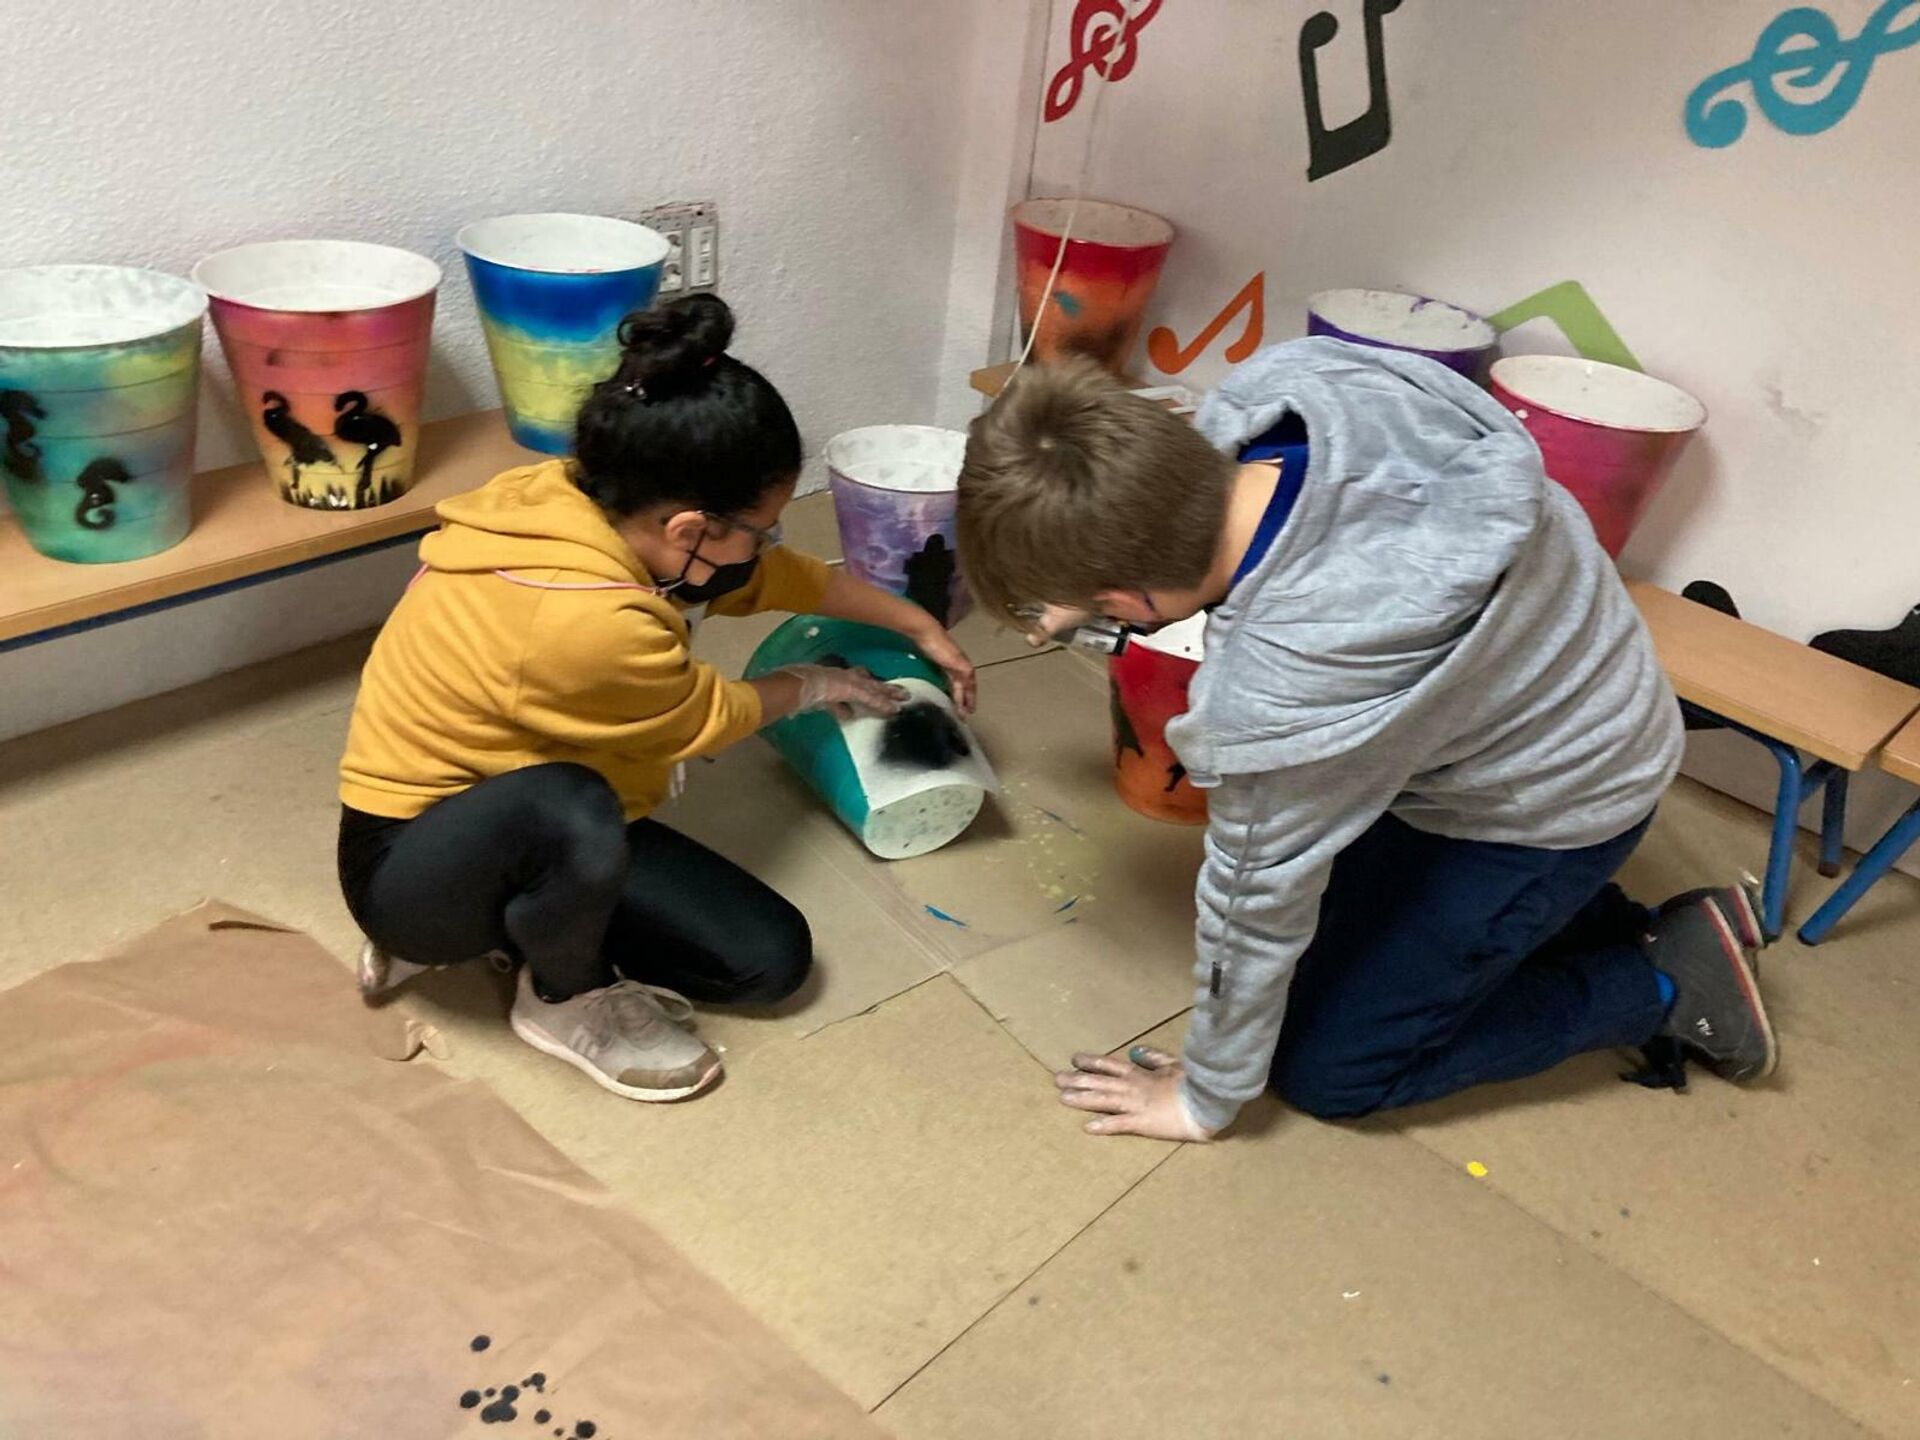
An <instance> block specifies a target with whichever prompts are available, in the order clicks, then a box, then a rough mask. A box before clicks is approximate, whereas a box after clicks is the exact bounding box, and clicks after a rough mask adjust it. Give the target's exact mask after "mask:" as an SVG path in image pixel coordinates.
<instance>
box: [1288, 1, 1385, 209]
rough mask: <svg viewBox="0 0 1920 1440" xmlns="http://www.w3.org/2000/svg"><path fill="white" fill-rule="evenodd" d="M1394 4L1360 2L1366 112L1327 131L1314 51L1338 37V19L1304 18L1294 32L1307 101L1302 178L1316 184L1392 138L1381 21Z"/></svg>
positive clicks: (1325, 15)
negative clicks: (1364, 40)
mask: <svg viewBox="0 0 1920 1440" xmlns="http://www.w3.org/2000/svg"><path fill="white" fill-rule="evenodd" d="M1399 8H1400V0H1364V3H1363V5H1362V18H1363V21H1364V23H1365V24H1366V27H1367V108H1366V110H1365V111H1364V112H1362V113H1361V115H1360V116H1359V118H1358V119H1354V120H1349V121H1348V122H1347V123H1346V124H1344V125H1342V126H1340V127H1339V128H1338V129H1335V130H1329V129H1328V128H1327V125H1326V116H1325V114H1324V113H1323V112H1322V110H1321V108H1320V61H1319V56H1318V54H1317V52H1318V51H1319V50H1320V49H1321V48H1322V47H1323V46H1325V45H1327V44H1328V43H1329V42H1331V41H1332V39H1333V37H1334V36H1336V35H1338V34H1339V33H1340V20H1339V17H1337V16H1336V15H1334V14H1333V13H1332V12H1331V11H1329V10H1322V11H1319V12H1318V13H1317V14H1314V15H1309V16H1308V17H1307V23H1306V24H1304V25H1302V26H1301V27H1300V90H1301V93H1302V94H1303V95H1304V96H1305V98H1306V102H1307V154H1308V165H1307V179H1308V180H1319V179H1321V178H1323V177H1324V176H1327V175H1331V174H1333V172H1334V171H1336V170H1344V169H1346V168H1347V166H1349V165H1352V164H1355V163H1357V162H1358V161H1361V160H1364V159H1366V158H1367V157H1368V156H1369V155H1372V154H1374V153H1375V152H1376V151H1380V150H1384V149H1386V148H1387V142H1388V141H1389V140H1391V139H1392V138H1393V112H1392V110H1391V109H1390V108H1389V107H1388V104H1387V51H1386V44H1385V36H1384V34H1383V31H1384V29H1385V23H1384V22H1385V19H1386V17H1387V16H1388V15H1391V14H1392V13H1393V12H1394V11H1395V10H1398V9H1399Z"/></svg>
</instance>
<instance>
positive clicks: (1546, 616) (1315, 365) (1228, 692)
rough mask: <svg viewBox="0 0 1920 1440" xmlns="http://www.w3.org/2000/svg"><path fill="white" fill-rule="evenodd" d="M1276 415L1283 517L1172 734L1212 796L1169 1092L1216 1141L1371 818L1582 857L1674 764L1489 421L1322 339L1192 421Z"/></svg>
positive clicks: (1430, 372)
mask: <svg viewBox="0 0 1920 1440" xmlns="http://www.w3.org/2000/svg"><path fill="white" fill-rule="evenodd" d="M1289 411H1291V412H1293V413H1295V414H1297V415H1299V416H1300V417H1301V419H1303V420H1304V421H1305V422H1306V427H1307V439H1308V445H1309V451H1308V462H1307V473H1306V478H1305V481H1304V483H1303V485H1302V488H1301V492H1300V497H1299V500H1298V502H1297V503H1296V504H1295V506H1294V509H1293V513H1292V515H1291V516H1290V517H1289V518H1288V520H1287V523H1286V525H1285V527H1284V528H1283V529H1282V530H1281V531H1280V533H1279V535H1278V537H1276V538H1275V540H1274V542H1273V545H1272V547H1271V548H1270V549H1269V550H1268V552H1267V554H1266V555H1265V557H1264V558H1263V559H1261V560H1260V561H1259V563H1258V564H1257V565H1256V566H1255V567H1254V569H1253V570H1252V572H1251V573H1249V574H1248V575H1246V576H1244V577H1242V579H1241V580H1240V582H1239V583H1238V584H1236V585H1235V586H1234V587H1233V590H1232V592H1231V593H1230V594H1229V595H1228V596H1227V598H1226V600H1225V601H1223V602H1222V603H1221V605H1220V606H1219V608H1218V609H1216V610H1215V611H1214V613H1213V617H1212V619H1211V620H1210V621H1209V622H1208V625H1207V630H1206V660H1205V662H1204V663H1203V664H1202V665H1201V666H1200V670H1199V673H1198V674H1197V675H1196V676H1195V677H1194V681H1193V686H1192V690H1191V703H1190V708H1189V709H1188V711H1187V713H1186V714H1185V715H1183V716H1181V717H1180V718H1179V719H1178V720H1177V721H1175V722H1174V723H1173V724H1172V725H1170V726H1169V727H1168V739H1169V741H1170V742H1171V744H1172V745H1173V748H1174V750H1175V751H1176V752H1177V753H1178V754H1179V756H1180V759H1181V762H1182V763H1183V764H1184V765H1185V766H1186V767H1187V770H1188V773H1189V774H1190V775H1191V776H1192V778H1193V781H1194V783H1195V784H1197V785H1200V786H1202V787H1203V788H1206V789H1207V790H1208V791H1209V792H1210V793H1209V795H1208V812H1209V817H1210V818H1209V822H1208V828H1207V843H1206V861H1205V864H1204V865H1203V867H1202V869H1201V872H1200V880H1199V884H1198V887H1197V907H1198V912H1199V914H1198V924H1197V927H1196V930H1197V950H1198V959H1197V962H1196V966H1195V979H1196V984H1197V994H1196V999H1195V1010H1194V1015H1193V1020H1192V1025H1191V1028H1190V1030H1189V1033H1188V1037H1187V1045H1186V1055H1185V1066H1186V1080H1185V1089H1184V1092H1183V1093H1184V1095H1185V1098H1186V1101H1187V1104H1188V1107H1189V1108H1190V1109H1191V1110H1192V1112H1193V1115H1194V1117H1195V1118H1196V1119H1197V1120H1199V1121H1200V1123H1202V1124H1204V1125H1208V1126H1212V1127H1216V1128H1217V1127H1219V1126H1223V1125H1225V1124H1227V1123H1228V1122H1229V1121H1231V1120H1232V1119H1233V1117H1234V1114H1235V1113H1236V1112H1237V1111H1238V1109H1239V1107H1240V1106H1241V1105H1242V1104H1243V1103H1245V1102H1246V1101H1247V1100H1250V1099H1252V1098H1253V1097H1254V1096H1255V1095H1257V1094H1259V1093H1260V1091H1261V1089H1262V1088H1263V1086H1264V1085H1265V1082H1266V1077H1267V1070H1268V1067H1269V1064H1270V1063H1271V1061H1272V1058H1273V1052H1274V1045H1275V1043H1276V1041H1277V1039H1278V1037H1279V1034H1280V1024H1281V1021H1282V1019H1283V1018H1284V1017H1285V1015H1286V1006H1287V990H1288V987H1289V986H1290V984H1291V983H1292V979H1293V969H1294V965H1295V963H1296V961H1298V959H1299V957H1300V954H1301V952H1302V951H1303V950H1305V949H1306V946H1307V943H1308V941H1310V940H1311V939H1312V938H1313V932H1314V927H1315V924H1316V923H1317V917H1318V911H1319V905H1320V897H1321V894H1322V892H1323V891H1324V890H1325V888H1326V883H1327V874H1328V871H1329V868H1330V867H1331V865H1332V863H1333V858H1334V856H1336V855H1337V854H1339V853H1340V851H1341V850H1343V849H1344V848H1346V846H1347V845H1349V844H1351V843H1352V842H1353V841H1354V840H1355V839H1356V838H1357V837H1358V836H1359V835H1360V834H1361V833H1362V832H1363V831H1365V830H1366V829H1367V828H1368V827H1369V826H1370V825H1372V824H1373V822H1374V821H1375V820H1377V819H1378V818H1379V817H1380V816H1381V815H1382V814H1383V813H1386V812H1388V811H1391V812H1392V813H1393V814H1395V815H1397V816H1399V817H1400V818H1401V819H1402V820H1404V821H1406V822H1407V823H1408V824H1409V825H1413V826H1415V827H1417V828H1419V829H1421V830H1426V831H1429V832H1432V833H1434V834H1439V835H1447V836H1454V837H1458V838H1461V839H1468V840H1486V841H1495V842H1500V843H1505V844H1514V845H1531V846H1537V847H1540V848H1543V849H1549V850H1568V849H1576V848H1579V847H1581V846H1586V845H1596V844H1599V843H1600V842H1602V841H1604V840H1609V839H1612V838H1613V837H1614V836H1616V835H1619V834H1621V833H1622V832H1623V831H1625V830H1627V829H1629V828H1630V827H1632V826H1633V825H1636V824H1638V823H1639V822H1640V821H1641V820H1642V819H1644V818H1645V817H1646V816H1647V814H1648V813H1649V812H1651V811H1652V809H1653V807H1654V805H1655V804H1656V803H1657V801H1658V800H1659V798H1660V795H1661V793H1662V792H1663V791H1664V790H1665V789H1666V787H1667V785H1668V783H1669V782H1670V781H1671V780H1672V778H1673V775H1674V772H1675V771H1676V770H1677V769H1678V768H1679V763H1680V749H1681V742H1682V732H1681V726H1680V721H1679V711H1678V707H1677V705H1676V704H1675V702H1674V697H1673V692H1672V691H1671V690H1670V689H1669V688H1668V685H1667V681H1666V677H1665V676H1664V675H1663V674H1662V673H1661V670H1660V667H1659V665H1658V663H1657V662H1656V661H1655V659H1654V655H1653V648H1652V644H1651V642H1650V641H1649V639H1648V637H1647V634H1646V630H1645V628H1644V626H1643V625H1642V624H1641V622H1640V617H1639V615H1638V613H1637V612H1636V611H1635V609H1634V608H1633V604H1632V602H1631V601H1630V600H1629V599H1628V598H1627V594H1626V591H1625V590H1624V589H1623V588H1622V586H1621V584H1620V580H1619V577H1618V575H1617V574H1616V573H1615V571H1614V568H1613V564H1612V562H1611V561H1610V560H1609V559H1608V558H1607V556H1606V554H1605V552H1603V551H1602V550H1601V549H1600V546H1599V543H1598V542H1597V541H1596V540H1595V539H1594V535H1593V528H1592V526H1591V525H1590V524H1589V523H1588V521H1587V518H1586V515H1585V513H1584V512H1582V510H1581V509H1580V507H1579V505H1578V503H1577V502H1576V501H1575V500H1574V499H1573V497H1572V496H1571V495H1570V494H1568V493H1567V492H1566V491H1565V490H1563V489H1562V488H1561V487H1560V486H1558V485H1555V484H1553V483H1552V482H1550V481H1549V480H1548V479H1547V478H1546V475H1545V472H1544V471H1543V470H1542V468H1541V462H1540V452H1539V451H1538V449H1537V448H1536V447H1535V446H1534V443H1533V441H1532V439H1531V438H1529V436H1528V435H1527V432H1526V431H1525V430H1524V429H1523V428H1522V427H1521V425H1520V423H1519V421H1518V420H1516V419H1515V418H1514V417H1513V415H1511V414H1510V413H1509V412H1508V411H1507V410H1506V409H1505V407H1503V406H1502V405H1500V404H1499V402H1498V401H1496V400H1494V399H1493V398H1492V397H1491V396H1490V395H1488V394H1487V393H1486V392H1485V391H1484V390H1482V389H1480V388H1479V387H1478V386H1476V385H1474V384H1472V383H1471V382H1470V381H1468V380H1466V379H1463V378H1462V377H1461V376H1459V375H1457V374H1455V373H1454V372H1453V371H1451V370H1448V369H1447V368H1446V367H1445V366H1443V365H1440V364H1438V363H1436V362H1434V361H1431V360H1427V359H1424V358H1422V357H1420V356H1415V355H1407V354H1402V353H1400V352H1397V351H1391V350H1376V349H1370V348H1367V347H1364V346H1358V345H1350V344H1347V343H1345V342H1342V341H1337V340H1324V339H1313V340H1298V341H1293V342H1290V343H1288V344H1284V345H1276V346H1273V347H1271V348H1269V349H1266V350H1262V351H1261V352H1260V353H1259V354H1257V355H1255V356H1254V357H1253V358H1252V359H1250V360H1248V361H1247V362H1246V363H1245V364H1243V365H1240V366H1239V367H1238V368H1236V369H1235V370H1233V371H1232V372H1231V373H1230V374H1229V375H1228V376H1227V377H1226V379H1225V380H1224V381H1222V382H1221V384H1220V386H1219V387H1218V388H1217V389H1215V390H1214V391H1213V392H1212V393H1210V394H1209V395H1208V396H1207V397H1206V400H1205V401H1204V402H1203V403H1202V405H1201V406H1200V412H1199V416H1198V419H1197V424H1198V425H1199V428H1200V431H1201V433H1202V434H1204V435H1205V436H1206V438H1207V439H1208V440H1209V441H1211V442H1212V443H1213V444H1214V445H1216V446H1218V447H1219V448H1220V449H1222V450H1225V451H1228V452H1230V453H1231V452H1234V451H1237V450H1238V448H1239V447H1240V446H1241V445H1242V444H1243V443H1245V442H1246V441H1248V440H1250V439H1252V438H1254V437H1255V436H1258V435H1261V434H1264V433H1265V432H1266V431H1267V430H1268V429H1270V428H1271V427H1272V426H1273V425H1274V424H1276V423H1277V422H1278V421H1279V420H1280V418H1281V416H1283V415H1284V414H1286V413H1287V412H1289Z"/></svg>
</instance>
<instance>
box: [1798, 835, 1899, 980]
mask: <svg viewBox="0 0 1920 1440" xmlns="http://www.w3.org/2000/svg"><path fill="white" fill-rule="evenodd" d="M1916 840H1920V802H1916V803H1915V804H1914V805H1913V806H1912V807H1911V808H1910V809H1909V810H1908V811H1907V813H1906V814H1904V815H1902V816H1901V817H1900V818H1899V819H1898V820H1896V821H1894V822H1893V824H1892V825H1891V826H1890V827H1888V830H1887V833H1886V834H1884V835H1882V836H1881V837H1880V838H1879V839H1878V840H1877V841H1875V842H1874V846H1873V848H1872V849H1871V850H1869V851H1867V853H1866V854H1864V855H1862V856H1861V857H1860V863H1859V864H1858V865H1856V866H1854V867H1853V874H1851V875H1849V876H1848V877H1847V878H1846V881H1845V882H1844V883H1843V884H1842V885H1841V886H1840V888H1839V889H1837V890H1835V891H1834V892H1833V894H1831V895H1829V896H1828V897H1827V900H1826V903H1825V904H1824V905H1822V906H1821V907H1820V908H1819V909H1818V910H1816V911H1814V912H1813V914H1812V915H1810V916H1809V917H1807V923H1806V924H1804V925H1802V926H1801V927H1800V940H1801V943H1803V944H1806V945H1818V944H1819V943H1820V942H1821V941H1822V940H1824V939H1826V938H1827V934H1828V932H1829V931H1831V930H1832V929H1833V927H1834V926H1835V925H1837V924H1839V923H1840V917H1841V916H1843V915H1845V914H1846V913H1847V911H1849V910H1851V909H1852V908H1853V905H1854V902H1855V901H1856V900H1858V899H1859V898H1860V897H1861V896H1862V895H1864V894H1866V893H1867V891H1868V890H1870V889H1871V888H1872V887H1873V882H1874V881H1876V880H1878V879H1879V878H1880V877H1881V876H1882V875H1884V874H1886V873H1887V871H1889V870H1891V869H1892V868H1893V867H1894V864H1895V862H1897V861H1898V860H1899V859H1900V857H1901V856H1902V855H1904V854H1906V853H1907V850H1908V848H1909V847H1911V846H1912V845H1913V843H1914V842H1915V841H1916Z"/></svg>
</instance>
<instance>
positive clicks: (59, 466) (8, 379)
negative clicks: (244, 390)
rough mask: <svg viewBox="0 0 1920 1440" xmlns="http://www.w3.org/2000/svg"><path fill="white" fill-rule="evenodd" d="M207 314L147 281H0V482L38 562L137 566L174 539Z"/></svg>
mask: <svg viewBox="0 0 1920 1440" xmlns="http://www.w3.org/2000/svg"><path fill="white" fill-rule="evenodd" d="M206 310H207V297H206V295H205V294H204V293H202V291H201V289H200V287H199V286H197V285H195V284H193V283H192V282H191V281H187V280H182V279H181V278H180V277H179V276H177V275H163V274H161V273H159V272H158V271H155V270H134V269H128V268H126V267H124V266H119V265H37V266H31V267H28V268H25V269H19V270H4V271H0V423H4V425H5V427H6V430H5V435H4V437H3V438H0V474H3V475H4V477H5V479H6V490H7V500H8V503H9V504H11V505H12V507H13V511H14V514H16V515H17V516H19V518H20V528H21V530H22V531H23V532H24V533H25V535H26V537H27V543H29V544H30V545H32V546H33V548H34V549H36V550H38V551H39V552H40V553H41V554H42V555H47V556H51V557H52V558H53V559H55V560H71V561H76V562H79V563H81V564H103V563H110V562H113V561H120V560H137V559H139V558H141V557H142V556H145V555H155V554H158V553H159V552H160V551H162V550H165V549H167V548H169V547H170V546H173V545H177V544H179V543H180V541H182V540H183V539H185V538H186V534H187V531H188V530H189V529H190V528H191V527H192V524H193V500H192V489H193V486H192V481H193V434H194V422H195V419H196V405H197V402H198V399H199V389H200V321H201V317H203V316H204V315H205V314H206Z"/></svg>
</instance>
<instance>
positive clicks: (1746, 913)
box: [1722, 884, 1767, 974]
mask: <svg viewBox="0 0 1920 1440" xmlns="http://www.w3.org/2000/svg"><path fill="white" fill-rule="evenodd" d="M1722 893H1723V894H1725V895H1726V897H1727V898H1728V899H1729V900H1731V901H1732V902H1733V912H1734V913H1732V914H1731V915H1729V916H1728V917H1727V919H1728V921H1729V923H1730V924H1732V925H1733V926H1734V928H1735V931H1736V932H1737V933H1736V934H1735V935H1734V938H1735V939H1736V940H1738V941H1739V942H1740V945H1741V947H1742V948H1743V949H1746V950H1749V951H1751V952H1752V953H1753V959H1752V960H1751V961H1750V962H1749V964H1750V968H1751V969H1752V970H1753V971H1754V973H1755V974H1758V973H1759V970H1760V952H1761V951H1762V950H1764V949H1766V948H1767V932H1766V931H1765V929H1763V928H1762V927H1761V924H1760V910H1759V907H1758V906H1756V905H1755V904H1754V903H1753V891H1752V890H1750V889H1749V888H1748V887H1747V886H1746V885H1744V884H1741V885H1729V886H1727V887H1726V889H1725V890H1724V891H1723V892H1722Z"/></svg>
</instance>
